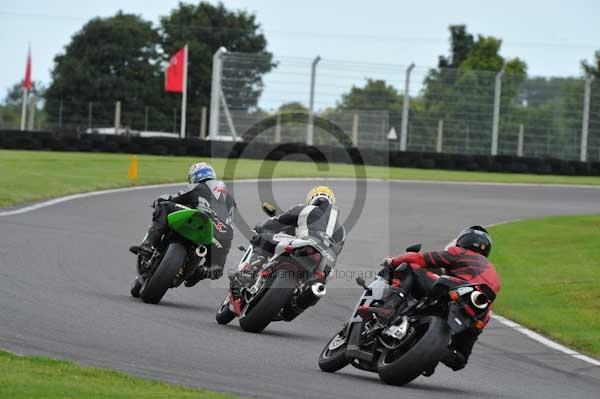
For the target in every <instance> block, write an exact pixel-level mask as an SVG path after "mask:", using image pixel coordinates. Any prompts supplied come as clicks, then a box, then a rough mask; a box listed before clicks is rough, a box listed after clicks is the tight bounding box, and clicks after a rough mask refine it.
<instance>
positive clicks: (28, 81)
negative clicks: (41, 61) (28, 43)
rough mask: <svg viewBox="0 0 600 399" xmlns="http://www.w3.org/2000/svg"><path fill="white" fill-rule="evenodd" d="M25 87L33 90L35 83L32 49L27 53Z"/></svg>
mask: <svg viewBox="0 0 600 399" xmlns="http://www.w3.org/2000/svg"><path fill="white" fill-rule="evenodd" d="M23 87H24V88H25V89H27V90H31V88H32V87H33V84H32V83H31V49H29V53H28V54H27V66H26V67H25V80H23Z"/></svg>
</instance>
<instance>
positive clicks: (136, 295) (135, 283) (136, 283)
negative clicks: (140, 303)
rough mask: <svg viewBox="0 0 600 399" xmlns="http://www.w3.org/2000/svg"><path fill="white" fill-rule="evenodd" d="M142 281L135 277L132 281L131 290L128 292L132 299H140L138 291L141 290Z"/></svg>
mask: <svg viewBox="0 0 600 399" xmlns="http://www.w3.org/2000/svg"><path fill="white" fill-rule="evenodd" d="M142 284H143V283H142V281H140V277H139V276H137V277H136V278H135V280H133V282H132V283H131V289H130V290H129V293H130V294H131V296H132V297H134V298H139V297H140V290H141V289H142Z"/></svg>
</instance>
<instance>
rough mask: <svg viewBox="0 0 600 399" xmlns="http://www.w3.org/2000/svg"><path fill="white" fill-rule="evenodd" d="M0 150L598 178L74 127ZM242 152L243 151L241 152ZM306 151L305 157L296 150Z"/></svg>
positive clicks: (543, 165)
mask: <svg viewBox="0 0 600 399" xmlns="http://www.w3.org/2000/svg"><path fill="white" fill-rule="evenodd" d="M0 148H1V149H15V150H17V149H18V150H36V151H41V150H44V151H83V152H106V153H134V154H151V155H175V156H196V157H211V156H212V157H226V156H234V157H243V158H249V159H282V158H284V157H286V156H287V155H291V154H295V156H293V157H287V158H286V159H290V160H291V159H294V160H305V161H310V162H313V160H312V159H311V157H312V158H314V157H317V158H318V159H321V160H322V161H323V162H339V163H352V162H355V161H356V160H358V159H360V158H361V157H362V159H363V160H364V163H365V164H367V165H374V166H397V167H408V168H420V169H445V170H466V171H481V172H503V173H533V174H543V175H545V174H555V175H573V176H600V162H579V161H573V160H562V159H556V158H526V157H523V158H519V157H516V156H510V155H498V156H495V157H492V156H488V155H467V154H449V153H426V152H411V151H406V152H398V151H395V150H390V151H384V150H373V149H356V148H349V149H348V151H347V150H346V149H345V148H339V147H332V146H319V147H318V148H316V147H311V146H307V145H305V144H301V143H286V144H277V145H276V144H264V143H249V144H248V145H246V146H244V145H243V143H232V142H222V141H218V142H217V141H215V142H212V141H204V140H200V139H196V138H186V139H182V140H180V139H173V138H165V137H153V138H149V137H139V136H129V137H128V136H125V135H119V136H115V135H102V134H79V133H77V132H75V131H61V132H47V131H26V132H22V131H18V130H0ZM242 150H243V151H242ZM299 153H300V154H306V155H307V156H306V157H303V156H298V154H299Z"/></svg>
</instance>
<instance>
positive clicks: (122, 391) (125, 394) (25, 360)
mask: <svg viewBox="0 0 600 399" xmlns="http://www.w3.org/2000/svg"><path fill="white" fill-rule="evenodd" d="M0 398H7V399H8V398H10V399H31V398H35V399H46V398H47V399H55V398H60V399H86V398H93V399H163V398H164V399H172V398H177V399H188V398H189V399H191V398H194V399H233V398H235V396H233V395H229V394H223V393H216V392H210V391H204V390H199V389H190V388H184V387H181V386H176V385H171V384H165V383H162V382H158V381H151V380H144V379H141V378H135V377H131V376H128V375H127V374H124V373H120V372H115V371H107V370H101V369H96V368H91V367H82V366H79V365H77V364H75V363H73V362H65V361H58V360H51V359H47V358H43V357H30V356H27V357H23V356H16V355H13V354H10V353H7V352H2V351H0Z"/></svg>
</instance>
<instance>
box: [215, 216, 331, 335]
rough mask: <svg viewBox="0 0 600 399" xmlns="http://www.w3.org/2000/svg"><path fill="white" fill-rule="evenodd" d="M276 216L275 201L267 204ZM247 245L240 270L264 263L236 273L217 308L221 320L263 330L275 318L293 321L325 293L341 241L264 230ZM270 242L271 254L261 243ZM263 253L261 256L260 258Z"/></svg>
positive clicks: (248, 329) (246, 327)
mask: <svg viewBox="0 0 600 399" xmlns="http://www.w3.org/2000/svg"><path fill="white" fill-rule="evenodd" d="M263 211H265V213H267V215H269V216H274V214H275V213H274V207H273V206H272V205H270V204H263ZM256 238H257V237H255V242H254V243H253V244H252V245H250V246H249V247H248V248H247V249H246V248H244V247H240V249H241V250H242V251H244V255H243V256H242V258H241V260H240V262H239V266H238V271H241V270H244V269H246V268H247V267H248V266H252V265H254V264H255V263H258V264H260V266H257V268H258V269H257V270H256V272H255V273H254V275H253V276H252V277H251V278H249V279H246V280H244V281H240V280H239V278H237V277H236V275H232V277H231V284H230V289H229V292H228V294H227V297H226V298H225V299H224V300H223V302H222V303H221V305H220V307H219V309H218V310H217V314H216V320H217V322H218V323H219V324H227V323H229V322H230V321H231V320H233V319H234V318H235V317H238V318H239V323H240V327H242V329H243V330H244V331H248V332H254V333H260V332H261V331H263V330H264V329H265V328H266V327H267V326H268V325H269V324H270V323H271V322H273V321H287V322H290V321H292V320H294V319H295V318H296V317H298V316H299V315H300V314H302V313H303V312H304V311H305V310H306V309H307V308H309V307H311V306H314V305H315V304H316V303H317V302H318V301H319V299H321V298H322V297H324V296H325V295H326V292H327V290H326V288H325V284H326V282H327V277H328V275H329V273H330V272H331V270H332V269H333V267H334V266H335V262H336V260H337V252H336V246H335V244H334V243H333V242H332V241H331V239H330V238H329V237H328V236H327V235H325V234H323V235H322V236H321V237H302V238H298V237H294V236H290V235H287V234H282V233H278V234H274V235H268V234H266V235H262V236H261V237H260V239H256ZM259 242H261V243H262V244H261V245H262V246H264V245H263V244H266V245H268V246H271V248H270V249H269V251H268V252H269V253H270V256H269V257H268V259H265V258H264V256H263V255H264V254H265V252H264V251H261V250H259V249H257V248H256V246H257V245H258V243H259ZM261 258H262V259H261Z"/></svg>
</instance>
